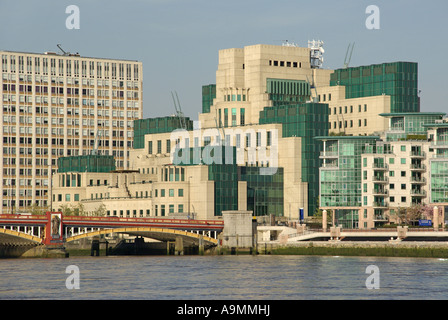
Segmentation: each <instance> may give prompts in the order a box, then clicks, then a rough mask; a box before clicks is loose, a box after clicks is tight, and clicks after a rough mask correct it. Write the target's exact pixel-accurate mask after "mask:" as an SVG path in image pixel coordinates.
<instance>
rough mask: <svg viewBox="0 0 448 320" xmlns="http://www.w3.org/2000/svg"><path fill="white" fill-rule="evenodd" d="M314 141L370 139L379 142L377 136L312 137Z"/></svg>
mask: <svg viewBox="0 0 448 320" xmlns="http://www.w3.org/2000/svg"><path fill="white" fill-rule="evenodd" d="M314 139H316V140H344V139H345V140H350V139H352V140H361V139H372V140H380V139H381V138H380V137H379V136H317V137H314Z"/></svg>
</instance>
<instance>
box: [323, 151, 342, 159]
mask: <svg viewBox="0 0 448 320" xmlns="http://www.w3.org/2000/svg"><path fill="white" fill-rule="evenodd" d="M338 156H339V152H338V151H321V152H320V157H321V158H337V157H338Z"/></svg>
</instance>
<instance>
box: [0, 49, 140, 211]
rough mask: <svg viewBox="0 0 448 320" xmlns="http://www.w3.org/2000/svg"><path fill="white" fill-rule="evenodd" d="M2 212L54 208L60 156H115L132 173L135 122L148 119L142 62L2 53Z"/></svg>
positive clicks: (0, 112) (0, 166)
mask: <svg viewBox="0 0 448 320" xmlns="http://www.w3.org/2000/svg"><path fill="white" fill-rule="evenodd" d="M0 55H1V58H2V66H1V67H2V76H1V78H0V96H1V97H2V99H1V101H0V104H1V108H0V116H1V117H2V121H3V123H2V130H1V133H0V145H1V148H2V151H3V161H2V162H1V163H0V175H1V181H2V191H3V192H1V193H0V202H1V203H2V212H3V213H13V212H18V211H22V212H27V211H29V210H31V209H32V208H33V207H37V208H45V207H49V206H50V202H51V200H50V198H51V191H50V177H51V175H52V174H53V173H54V172H56V170H57V165H56V161H57V159H58V157H61V156H77V155H87V154H90V153H92V152H97V153H99V154H106V155H107V154H108V155H113V156H114V157H115V159H116V165H117V168H121V169H127V168H129V151H130V150H131V149H132V143H133V121H134V120H135V119H140V118H141V117H142V83H143V66H142V63H141V62H139V61H133V60H119V59H104V58H91V57H83V56H80V55H79V54H68V53H67V54H62V55H61V54H56V53H54V52H46V53H44V54H39V53H27V52H12V51H0Z"/></svg>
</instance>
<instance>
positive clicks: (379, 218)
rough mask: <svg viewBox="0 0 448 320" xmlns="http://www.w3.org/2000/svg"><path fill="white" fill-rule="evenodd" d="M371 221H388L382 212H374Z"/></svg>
mask: <svg viewBox="0 0 448 320" xmlns="http://www.w3.org/2000/svg"><path fill="white" fill-rule="evenodd" d="M373 221H388V219H387V218H386V217H385V216H384V214H376V215H375V216H374V217H373Z"/></svg>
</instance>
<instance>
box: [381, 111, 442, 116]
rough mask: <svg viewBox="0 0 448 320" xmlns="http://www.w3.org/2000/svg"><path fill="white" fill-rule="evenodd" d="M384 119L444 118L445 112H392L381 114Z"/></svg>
mask: <svg viewBox="0 0 448 320" xmlns="http://www.w3.org/2000/svg"><path fill="white" fill-rule="evenodd" d="M379 115H380V116H382V117H399V116H444V115H446V113H445V112H392V113H380V114H379Z"/></svg>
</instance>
